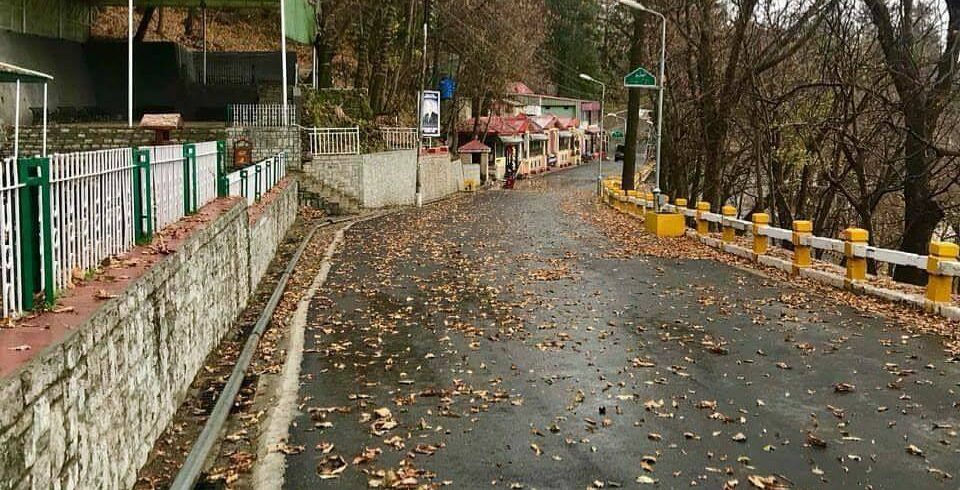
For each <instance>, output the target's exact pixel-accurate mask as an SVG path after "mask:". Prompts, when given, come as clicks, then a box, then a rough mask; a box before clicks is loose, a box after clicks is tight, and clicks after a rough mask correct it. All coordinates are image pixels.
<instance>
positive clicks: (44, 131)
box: [43, 82, 47, 156]
mask: <svg viewBox="0 0 960 490" xmlns="http://www.w3.org/2000/svg"><path fill="white" fill-rule="evenodd" d="M43 156H47V82H43Z"/></svg>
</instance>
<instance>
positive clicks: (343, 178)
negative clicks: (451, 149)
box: [302, 150, 463, 208]
mask: <svg viewBox="0 0 960 490" xmlns="http://www.w3.org/2000/svg"><path fill="white" fill-rule="evenodd" d="M420 166H421V173H420V176H421V184H422V186H423V187H422V190H423V200H424V202H430V201H435V200H437V199H442V198H444V197H447V196H449V195H451V194H454V193H456V192H457V191H460V190H463V165H462V164H461V163H460V161H459V160H453V161H451V160H450V156H449V155H446V154H437V155H424V156H423V158H421V159H420ZM416 169H417V154H416V150H400V151H384V152H379V153H370V154H366V155H342V156H325V157H314V158H313V160H312V161H310V162H307V163H304V165H303V167H302V170H303V172H304V173H305V174H307V176H309V177H310V178H311V180H315V181H318V182H321V183H323V185H324V186H327V187H332V188H334V189H337V190H338V191H340V192H342V193H344V194H346V195H348V196H350V197H353V198H355V199H357V200H358V201H360V203H361V204H362V206H363V207H365V208H383V207H390V206H409V205H413V204H415V203H416V188H417V177H416V175H417V170H416Z"/></svg>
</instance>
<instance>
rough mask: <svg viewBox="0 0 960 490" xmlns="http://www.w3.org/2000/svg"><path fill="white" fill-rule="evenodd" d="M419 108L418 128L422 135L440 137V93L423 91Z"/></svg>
mask: <svg viewBox="0 0 960 490" xmlns="http://www.w3.org/2000/svg"><path fill="white" fill-rule="evenodd" d="M420 108H421V109H420V126H421V128H422V132H423V135H424V136H426V137H438V136H440V92H437V91H435V90H425V91H424V92H423V100H422V102H421V104H420Z"/></svg>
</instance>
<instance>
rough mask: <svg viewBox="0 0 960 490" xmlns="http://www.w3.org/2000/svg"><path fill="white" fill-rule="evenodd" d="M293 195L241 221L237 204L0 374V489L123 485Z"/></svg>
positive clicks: (240, 295)
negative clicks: (27, 359) (51, 341)
mask: <svg viewBox="0 0 960 490" xmlns="http://www.w3.org/2000/svg"><path fill="white" fill-rule="evenodd" d="M296 193H297V186H296V183H295V182H291V185H289V186H287V187H286V188H285V189H284V190H283V195H282V196H279V198H278V199H275V200H274V201H273V202H272V203H270V204H268V205H267V206H266V209H264V210H263V214H262V215H261V216H260V218H259V220H258V221H257V222H256V223H255V224H254V225H253V228H252V229H251V227H250V218H249V216H248V214H247V208H246V205H245V204H244V203H237V204H236V205H235V206H234V207H232V208H231V209H230V210H229V211H228V212H226V213H225V214H223V215H221V216H220V217H219V218H218V219H216V220H214V221H213V222H211V223H209V224H208V225H207V227H206V228H204V229H203V230H199V231H197V232H195V233H194V234H193V235H191V236H190V237H189V238H187V239H186V241H185V242H184V243H183V244H182V245H181V246H180V247H179V248H178V250H177V251H176V252H175V253H173V254H172V255H170V256H168V257H166V258H165V259H164V260H163V261H161V262H160V263H158V264H156V265H155V266H154V267H153V268H151V269H150V270H149V271H148V272H147V273H146V274H144V275H143V276H142V277H140V278H139V279H137V280H136V281H135V282H134V284H132V285H131V286H130V287H129V288H128V289H127V290H126V291H125V292H124V293H123V294H121V295H120V296H119V297H118V298H115V299H112V300H109V301H107V302H106V303H104V304H103V305H102V306H101V307H100V309H99V310H97V312H95V313H94V314H93V316H92V317H91V318H90V319H88V320H87V321H86V322H84V324H83V325H81V326H80V327H78V328H76V329H75V330H73V331H72V332H71V333H70V334H69V335H68V336H67V337H66V338H65V339H63V340H62V341H61V342H60V343H59V344H56V345H54V346H51V347H50V348H48V349H46V350H45V351H44V352H42V353H40V354H39V355H38V356H37V357H36V358H34V359H33V360H32V361H31V362H30V363H28V364H27V365H26V366H24V367H23V368H21V369H20V370H19V371H17V372H15V373H14V374H12V375H10V376H8V377H6V378H3V379H0V401H2V403H0V489H7V488H66V489H71V488H102V489H113V488H130V487H132V486H133V484H134V482H135V480H136V475H137V471H138V470H139V469H140V467H141V466H142V465H143V464H144V463H145V462H146V459H147V456H148V454H149V452H150V450H151V448H152V447H153V444H154V442H155V440H156V438H157V437H158V436H159V435H160V434H161V432H162V431H163V430H164V429H165V428H166V426H167V425H168V424H169V422H170V420H171V418H172V417H173V415H174V413H175V412H176V409H177V407H178V406H179V405H180V403H181V402H182V401H183V399H184V398H185V397H186V394H187V389H188V387H189V385H190V383H191V382H192V381H193V379H194V377H195V375H196V373H197V371H198V370H199V369H200V368H201V367H202V365H203V361H204V359H205V358H206V356H207V355H208V353H209V352H210V351H211V350H212V349H213V348H214V347H215V346H216V345H217V344H218V343H219V342H220V340H221V339H222V338H223V336H224V334H225V333H226V332H227V331H228V330H229V328H230V327H231V325H232V324H233V322H234V320H235V319H236V318H237V316H238V315H239V314H240V313H241V311H242V310H243V308H244V307H245V306H246V303H247V300H248V298H249V295H250V291H251V290H253V289H254V288H255V287H256V281H254V280H253V276H254V274H256V275H262V271H261V269H262V268H263V265H262V264H263V262H264V261H266V260H267V259H266V257H263V254H266V253H267V252H268V251H272V250H275V249H276V243H277V242H278V241H279V240H280V239H281V238H282V236H283V233H285V231H286V230H285V228H284V225H286V226H289V223H290V222H291V221H292V220H293V216H292V214H293V213H295V212H296V206H291V205H290V203H291V200H292V199H295V196H296ZM291 196H293V197H291ZM253 243H255V245H252V244H253ZM253 267H255V268H256V269H257V270H256V271H254V270H253Z"/></svg>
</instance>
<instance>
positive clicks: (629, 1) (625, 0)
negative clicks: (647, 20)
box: [620, 0, 667, 212]
mask: <svg viewBox="0 0 960 490" xmlns="http://www.w3.org/2000/svg"><path fill="white" fill-rule="evenodd" d="M620 3H621V4H622V5H625V6H627V7H630V8H632V9H635V10H640V11H643V12H647V13H648V14H653V15H656V16H657V17H660V22H661V23H662V26H663V29H662V30H661V32H660V84H659V85H660V87H659V90H658V95H657V166H656V170H655V175H656V177H655V178H656V181H657V183H656V187H654V189H653V194H654V205H655V206H656V210H657V211H658V212H659V211H660V193H661V190H660V148H661V147H662V146H663V145H662V142H663V91H664V86H665V85H666V80H664V73H665V72H666V61H667V18H666V17H664V16H663V14H661V13H660V12H657V11H656V10H650V9H648V8H647V7H645V6H643V5H642V4H641V3H640V2H637V1H635V0H620Z"/></svg>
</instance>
